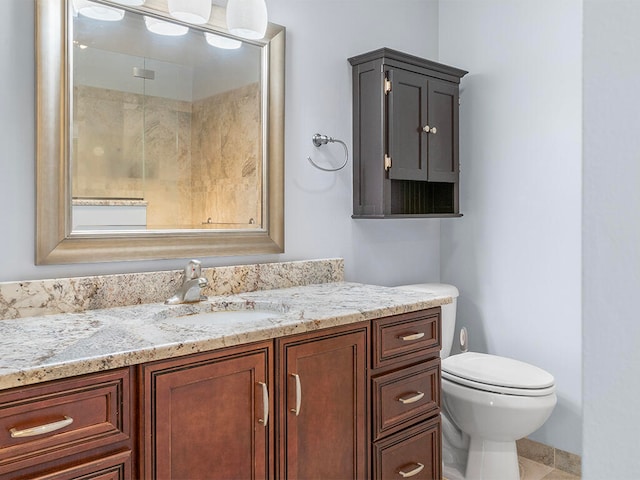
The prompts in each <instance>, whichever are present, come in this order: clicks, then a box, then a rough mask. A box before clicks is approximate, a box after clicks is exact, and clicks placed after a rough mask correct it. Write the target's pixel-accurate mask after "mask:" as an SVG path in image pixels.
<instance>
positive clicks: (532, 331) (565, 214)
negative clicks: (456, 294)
mask: <svg viewBox="0 0 640 480" xmlns="http://www.w3.org/2000/svg"><path fill="white" fill-rule="evenodd" d="M581 9H582V2H581V0H536V1H518V2H514V1H512V0H482V1H477V0H445V1H442V2H441V3H440V26H439V27H440V28H439V32H440V40H439V45H440V54H439V58H440V61H441V62H443V63H448V64H453V65H455V66H458V67H461V68H464V69H466V70H469V71H470V72H471V73H470V74H469V75H467V76H466V77H465V78H464V79H463V92H462V95H461V97H462V106H461V113H460V118H461V126H460V154H461V164H462V180H461V188H460V190H461V192H462V193H461V209H462V211H463V212H464V214H465V216H464V217H463V218H462V219H460V220H451V221H449V220H447V221H443V222H442V236H441V245H442V255H441V278H442V281H444V282H447V283H452V284H455V285H457V286H458V287H459V289H460V292H461V293H460V295H461V296H460V299H459V300H458V302H459V303H458V305H459V307H458V310H459V313H458V327H460V326H462V325H466V326H467V327H468V328H469V333H470V344H471V348H472V349H475V350H479V351H487V352H489V353H494V354H498V355H504V356H509V357H513V358H517V359H520V360H523V361H526V362H530V363H532V364H534V365H538V366H540V367H542V368H544V369H546V370H548V371H549V372H551V373H552V374H553V375H554V376H555V378H556V383H557V395H558V404H557V406H556V408H555V410H554V413H553V415H552V417H551V419H550V420H549V421H548V422H547V423H546V424H545V425H544V426H543V427H542V428H541V429H540V430H538V431H537V432H536V433H534V434H533V435H532V436H531V438H533V439H535V440H538V441H541V442H544V443H547V444H551V445H553V446H555V447H557V448H561V449H563V450H567V451H570V452H574V453H580V452H581V424H582V419H581V318H580V316H581V310H580V307H581V304H580V275H581V270H580V269H581V266H580V244H581V240H580V235H581V233H580V229H581V73H582V72H581V68H582V63H581V52H582V50H581V41H582V38H581V34H582V31H581V27H582V11H581Z"/></svg>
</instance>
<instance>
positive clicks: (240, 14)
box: [227, 0, 268, 40]
mask: <svg viewBox="0 0 640 480" xmlns="http://www.w3.org/2000/svg"><path fill="white" fill-rule="evenodd" d="M267 23H268V18H267V4H266V3H265V2H264V0H229V2H228V3H227V28H228V29H229V32H231V33H233V34H234V35H236V36H238V37H243V38H248V39H250V40H259V39H261V38H262V37H264V34H265V33H266V31H267Z"/></svg>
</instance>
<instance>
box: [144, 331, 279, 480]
mask: <svg viewBox="0 0 640 480" xmlns="http://www.w3.org/2000/svg"><path fill="white" fill-rule="evenodd" d="M271 345H272V344H271V343H270V342H269V343H265V344H261V345H260V346H259V347H256V346H253V347H249V348H250V349H249V350H248V349H247V347H245V348H244V349H236V350H232V351H225V352H224V356H222V357H221V356H220V355H221V354H218V355H204V356H202V355H199V356H195V357H189V360H188V361H185V359H182V360H173V361H168V362H156V363H154V364H148V365H145V366H144V367H143V370H144V377H143V378H144V381H145V404H146V405H145V407H146V408H145V409H144V411H145V413H147V418H146V419H145V429H146V432H145V450H146V452H145V455H144V457H145V465H144V468H145V471H144V477H145V478H153V479H158V480H161V479H189V480H198V479H203V480H204V479H207V480H215V479H230V478H242V479H266V478H270V475H271V474H270V472H271V468H270V465H271V462H270V461H269V458H270V454H271V455H272V452H271V445H272V442H271V435H270V422H269V419H268V417H267V415H268V414H267V412H269V411H273V410H272V408H271V407H272V405H270V402H271V400H270V399H269V396H268V388H269V386H270V385H271V384H272V381H271V380H272V376H271V374H270V371H272V370H273V366H272V365H271V355H272V353H271V352H272V347H271ZM265 387H266V388H265ZM265 423H266V425H265Z"/></svg>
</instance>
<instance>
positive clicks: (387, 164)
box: [384, 153, 391, 171]
mask: <svg viewBox="0 0 640 480" xmlns="http://www.w3.org/2000/svg"><path fill="white" fill-rule="evenodd" d="M390 168H391V157H390V156H389V155H387V154H386V153H385V154H384V169H385V170H386V171H389V169H390Z"/></svg>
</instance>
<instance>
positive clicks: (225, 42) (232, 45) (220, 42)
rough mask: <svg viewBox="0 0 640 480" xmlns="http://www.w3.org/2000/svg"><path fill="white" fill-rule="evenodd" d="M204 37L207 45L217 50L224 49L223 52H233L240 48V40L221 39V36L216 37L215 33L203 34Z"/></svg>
mask: <svg viewBox="0 0 640 480" xmlns="http://www.w3.org/2000/svg"><path fill="white" fill-rule="evenodd" d="M204 37H205V38H206V39H207V43H208V44H209V45H211V46H213V47H217V48H224V49H225V50H235V49H236V48H240V47H241V46H242V42H241V41H240V40H235V39H233V38H229V37H223V36H222V35H216V34H215V33H209V32H204Z"/></svg>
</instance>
